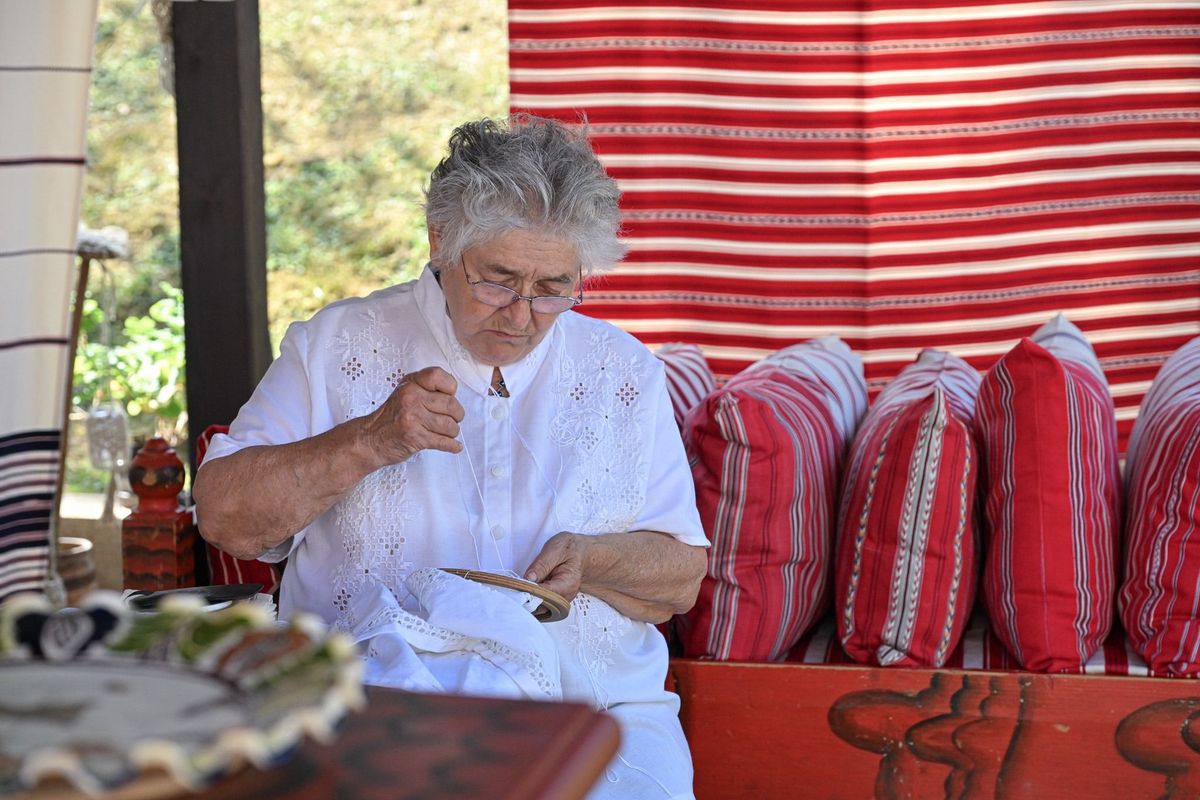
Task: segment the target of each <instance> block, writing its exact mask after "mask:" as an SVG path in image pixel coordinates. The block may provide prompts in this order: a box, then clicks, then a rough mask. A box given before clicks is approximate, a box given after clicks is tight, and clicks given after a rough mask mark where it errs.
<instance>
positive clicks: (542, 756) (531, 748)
mask: <svg viewBox="0 0 1200 800" xmlns="http://www.w3.org/2000/svg"><path fill="white" fill-rule="evenodd" d="M619 738H620V734H619V732H618V729H617V723H616V720H615V719H613V718H612V717H611V716H609V715H607V714H603V713H600V712H597V711H593V710H592V709H590V708H588V707H587V706H583V705H577V704H574V703H539V702H532V701H517V700H491V699H485V698H478V697H456V696H448V695H424V694H410V693H407V692H399V691H395V690H390V689H379V688H369V689H368V690H367V709H366V710H365V711H362V712H358V713H353V714H351V715H350V716H349V717H348V718H347V719H346V722H345V725H344V727H343V729H342V731H341V732H340V733H339V734H338V737H337V739H336V740H335V741H334V742H333V743H332V744H331V745H329V746H322V745H319V744H317V743H315V742H312V741H306V742H305V743H304V744H303V745H302V746H301V748H300V750H299V751H298V752H297V753H296V754H295V755H294V756H293V757H292V758H291V759H289V760H288V761H287V762H286V763H285V764H283V765H281V766H279V767H277V768H275V769H271V770H267V771H259V770H255V769H249V770H245V771H243V772H241V773H238V774H237V775H234V776H231V777H229V778H226V779H225V780H223V781H221V782H219V783H218V784H217V785H216V786H214V787H213V788H211V789H209V790H208V791H206V792H204V793H202V794H201V795H197V796H193V797H195V798H196V800H247V798H254V800H284V798H286V800H335V798H336V800H400V799H401V798H412V799H414V800H415V798H431V799H432V798H438V800H442V799H443V798H465V797H472V798H476V797H478V798H500V799H502V800H518V799H521V800H524V799H525V798H546V799H547V800H549V799H550V798H553V799H554V800H559V799H560V798H561V799H562V800H568V799H569V798H581V797H583V796H584V795H585V794H587V792H588V790H589V789H591V787H592V785H593V784H594V783H595V781H596V779H597V778H598V777H599V776H600V775H601V773H602V772H603V771H604V767H605V766H606V765H607V764H608V762H609V760H610V759H611V758H612V757H613V755H614V754H615V753H616V752H617V745H618V742H619Z"/></svg>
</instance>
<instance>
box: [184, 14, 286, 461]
mask: <svg viewBox="0 0 1200 800" xmlns="http://www.w3.org/2000/svg"><path fill="white" fill-rule="evenodd" d="M171 14H172V36H173V41H174V51H175V108H176V116H177V118H178V147H179V226H180V237H179V244H180V259H181V262H182V285H183V298H184V324H185V326H186V331H187V334H186V337H187V341H186V344H185V352H186V356H187V375H186V378H187V403H188V428H189V430H190V431H191V444H192V445H193V446H192V447H190V448H189V458H190V460H191V465H192V467H193V468H194V467H195V447H194V444H195V440H196V437H197V436H198V435H199V433H200V432H201V431H203V430H204V429H205V428H207V427H208V426H209V425H211V424H228V423H229V422H230V421H232V420H233V418H234V416H235V415H236V414H237V411H238V409H239V408H241V406H242V404H243V403H245V402H246V400H247V399H248V398H249V397H250V393H251V392H252V391H253V389H254V387H255V386H256V385H257V384H258V381H259V379H261V378H262V375H263V373H264V372H266V369H267V366H268V365H269V364H270V362H271V345H270V340H269V337H268V330H267V281H266V274H267V248H266V222H265V204H264V192H263V163H262V90H261V80H260V74H259V73H260V66H259V42H258V0H226V1H225V2H175V3H173V4H172V7H171Z"/></svg>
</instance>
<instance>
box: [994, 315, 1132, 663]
mask: <svg viewBox="0 0 1200 800" xmlns="http://www.w3.org/2000/svg"><path fill="white" fill-rule="evenodd" d="M976 422H977V425H978V429H979V436H980V449H981V453H982V465H983V471H982V473H981V484H982V488H983V492H982V494H983V499H984V548H985V557H984V571H983V581H982V593H983V598H984V603H985V605H986V607H987V611H988V615H989V616H990V618H991V623H992V629H993V631H994V632H995V634H996V636H997V637H999V639H1000V640H1001V641H1002V642H1004V644H1005V646H1006V647H1008V648H1009V650H1010V651H1011V652H1012V654H1013V656H1014V657H1015V658H1016V660H1017V662H1018V663H1019V664H1020V665H1021V666H1022V667H1024V668H1025V669H1029V670H1034V671H1045V672H1059V671H1064V672H1077V671H1079V669H1081V668H1082V666H1083V665H1084V664H1085V663H1086V662H1087V660H1088V659H1089V658H1090V657H1091V655H1092V654H1093V653H1094V652H1095V650H1096V649H1097V648H1098V647H1100V645H1101V643H1103V641H1104V639H1105V637H1106V636H1107V635H1108V631H1109V629H1110V627H1111V625H1112V618H1113V600H1114V590H1115V581H1116V566H1115V564H1116V548H1117V538H1118V533H1119V508H1118V501H1119V489H1120V477H1119V474H1118V467H1117V430H1116V420H1115V416H1114V410H1113V401H1112V397H1111V396H1110V394H1109V390H1108V385H1107V383H1106V382H1105V380H1104V373H1103V372H1102V371H1101V369H1100V364H1099V361H1098V360H1097V359H1096V355H1095V352H1094V351H1093V350H1092V348H1091V345H1090V344H1089V343H1088V342H1087V340H1086V338H1085V337H1084V335H1083V333H1082V332H1081V331H1080V330H1079V328H1077V327H1076V326H1075V325H1073V324H1072V323H1070V322H1068V321H1067V320H1066V319H1065V318H1063V317H1062V315H1059V316H1058V317H1056V318H1054V319H1053V320H1051V321H1050V322H1048V323H1046V324H1045V325H1043V326H1042V327H1041V328H1039V329H1038V330H1037V332H1035V333H1034V334H1033V336H1032V337H1030V338H1028V339H1023V340H1021V342H1020V343H1018V344H1017V345H1016V346H1015V347H1014V348H1013V349H1012V350H1010V351H1009V352H1008V353H1007V354H1005V355H1004V357H1002V358H1001V359H1000V360H999V361H998V362H997V363H996V364H995V365H994V366H993V367H992V368H991V369H990V370H988V372H987V374H986V375H985V376H984V378H983V383H982V385H981V386H980V390H979V398H978V401H977V403H976Z"/></svg>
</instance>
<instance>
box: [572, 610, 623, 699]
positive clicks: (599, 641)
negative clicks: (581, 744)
mask: <svg viewBox="0 0 1200 800" xmlns="http://www.w3.org/2000/svg"><path fill="white" fill-rule="evenodd" d="M567 619H568V620H569V621H570V622H571V623H572V628H571V632H572V634H573V636H572V638H573V639H574V646H575V652H576V654H577V655H578V656H579V660H580V662H581V663H582V664H583V667H584V669H586V670H587V672H588V675H589V676H590V677H591V679H592V685H593V686H594V687H596V694H597V697H596V698H595V699H596V702H597V703H598V704H599V705H600V706H602V707H604V706H607V705H608V703H607V700H606V698H604V697H600V696H599V694H600V690H599V687H600V681H601V680H602V679H603V678H604V677H605V676H606V675H607V674H608V670H609V668H610V667H612V666H615V665H616V661H615V659H614V658H613V653H615V652H617V651H619V650H620V646H621V637H623V636H624V635H625V634H626V633H628V632H629V629H630V626H632V624H633V622H632V620H630V619H629V617H626V616H625V615H624V614H622V613H620V612H619V611H617V610H616V609H615V608H613V607H612V606H610V605H609V604H608V603H606V602H604V601H603V600H600V599H599V598H596V597H592V596H591V595H590V594H585V593H583V592H580V593H579V594H577V595H575V599H574V600H572V601H571V615H570V616H569V617H568V618H567Z"/></svg>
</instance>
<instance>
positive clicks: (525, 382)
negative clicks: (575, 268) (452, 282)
mask: <svg viewBox="0 0 1200 800" xmlns="http://www.w3.org/2000/svg"><path fill="white" fill-rule="evenodd" d="M416 299H417V308H418V309H419V310H420V312H421V316H422V317H423V318H424V319H425V324H426V326H427V327H428V328H429V332H430V333H431V334H432V335H433V338H434V340H435V341H436V342H437V344H438V347H439V348H440V349H441V351H442V355H444V356H445V358H446V362H447V363H448V364H449V365H450V372H451V373H452V374H453V375H454V377H455V378H457V379H458V382H459V383H460V384H466V385H467V386H469V387H470V388H471V389H472V390H473V391H475V392H477V393H479V394H481V395H486V394H487V392H488V389H489V388H490V387H491V385H492V367H491V366H490V365H488V364H483V363H481V362H479V361H477V360H476V359H475V357H474V356H472V355H471V354H470V353H469V352H468V351H467V348H465V347H463V346H462V344H461V343H460V342H459V341H458V337H457V336H455V334H454V324H453V323H452V322H451V321H450V315H449V314H448V313H446V296H445V295H444V294H442V287H441V284H439V283H438V279H437V276H436V275H435V274H434V271H433V265H432V264H428V263H427V264H426V265H425V269H424V270H423V271H422V272H421V276H420V277H419V278H418V279H417V287H416ZM566 313H568V314H569V313H571V312H569V311H568V312H566ZM557 335H558V322H557V320H556V321H555V324H554V325H553V327H551V329H550V330H549V331H548V332H547V334H546V337H545V338H544V339H542V341H540V342H539V343H538V345H537V347H535V348H533V350H531V351H530V352H529V354H528V355H526V356H525V357H524V358H522V359H521V360H519V361H516V362H514V363H512V364H506V365H505V366H503V367H501V368H500V371H501V372H502V373H503V374H504V383H505V385H506V386H507V388H508V392H509V395H510V396H511V397H516V396H518V395H520V394H521V393H522V392H523V391H524V389H525V388H526V387H528V386H529V384H530V383H532V382H533V376H534V374H535V373H536V372H537V370H538V368H539V367H540V366H541V365H542V362H543V361H545V360H546V354H547V353H549V352H550V347H551V344H550V340H551V339H552V338H554V337H555V336H557Z"/></svg>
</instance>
